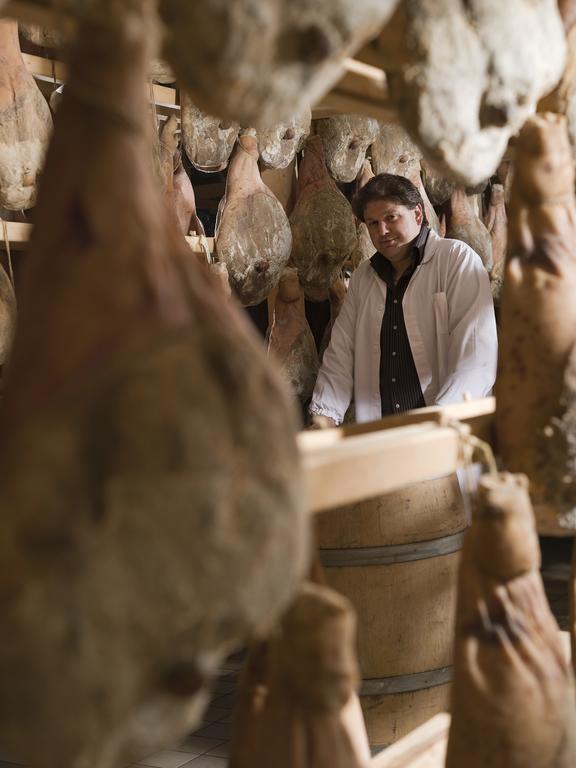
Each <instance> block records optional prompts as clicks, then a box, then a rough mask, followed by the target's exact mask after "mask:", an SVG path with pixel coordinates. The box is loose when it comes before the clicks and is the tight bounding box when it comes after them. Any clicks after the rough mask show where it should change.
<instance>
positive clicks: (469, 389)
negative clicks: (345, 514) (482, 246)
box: [310, 231, 498, 424]
mask: <svg viewBox="0 0 576 768" xmlns="http://www.w3.org/2000/svg"><path fill="white" fill-rule="evenodd" d="M385 305H386V283H385V282H384V281H383V280H381V279H380V278H379V277H378V275H377V274H376V272H375V271H374V269H373V267H372V265H371V264H370V262H369V261H365V262H363V263H362V264H361V265H360V266H359V267H358V269H357V270H356V271H355V272H354V274H353V275H352V278H351V279H350V285H349V288H348V294H347V296H346V299H345V301H344V303H343V305H342V309H341V310H340V314H339V315H338V319H337V320H336V322H335V324H334V328H333V329H332V337H331V340H330V345H329V346H328V349H327V350H326V352H325V353H324V359H323V361H322V367H321V369H320V372H319V374H318V379H317V381H316V386H315V389H314V394H313V397H312V402H311V405H310V411H311V413H318V414H322V415H325V416H330V417H331V418H332V419H334V420H335V421H336V423H337V424H340V423H341V422H342V420H343V418H344V414H345V413H346V410H347V408H348V406H349V404H350V401H351V400H352V398H354V406H355V411H356V420H357V421H359V422H361V421H373V420H374V419H379V418H381V415H382V411H381V400H380V329H381V327H382V318H383V316H384V308H385ZM402 308H403V311H404V321H405V323H406V331H407V333H408V339H409V342H410V348H411V350H412V356H413V357H414V363H415V365H416V370H417V372H418V378H419V379H420V386H421V387H422V393H423V395H424V400H425V402H426V405H435V404H438V405H444V404H446V403H457V402H460V401H461V400H462V399H463V398H464V396H465V395H467V396H468V395H469V396H470V397H472V398H473V399H476V398H480V397H486V396H487V395H489V394H490V391H491V389H492V387H493V385H494V381H495V379H496V362H497V350H498V341H497V337H496V321H495V318H494V305H493V302H492V295H491V293H490V281H489V279H488V274H487V272H486V270H485V269H484V266H483V265H482V262H481V260H480V257H479V256H478V255H477V254H476V253H475V251H473V250H472V248H470V247H469V246H468V245H466V243H463V242H461V241H460V240H446V239H443V238H441V237H438V235H437V234H436V233H435V232H433V231H431V232H430V234H429V236H428V241H427V243H426V247H425V250H424V256H423V258H422V261H421V263H420V264H419V266H418V267H417V268H416V271H415V273H414V275H413V276H412V279H411V280H410V283H409V285H408V287H407V289H406V292H405V294H404V299H403V301H402Z"/></svg>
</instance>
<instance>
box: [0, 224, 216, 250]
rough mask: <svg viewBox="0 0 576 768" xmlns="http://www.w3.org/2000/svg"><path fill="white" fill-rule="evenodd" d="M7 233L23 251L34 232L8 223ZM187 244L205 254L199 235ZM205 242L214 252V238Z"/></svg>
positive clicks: (2, 243)
mask: <svg viewBox="0 0 576 768" xmlns="http://www.w3.org/2000/svg"><path fill="white" fill-rule="evenodd" d="M5 224H6V231H7V234H8V242H9V243H10V249H11V250H13V251H21V250H23V249H24V248H26V246H27V244H28V240H29V239H30V234H31V232H32V224H26V223H20V222H14V221H7V222H5ZM3 230H4V227H3V226H1V227H0V248H1V249H6V242H5V239H4V231H3ZM185 239H186V242H187V243H188V245H189V246H190V248H191V249H192V251H194V253H204V246H203V244H202V238H201V237H200V236H199V235H187V236H186V238H185ZM204 240H205V241H207V242H208V249H209V251H210V253H213V252H214V238H213V237H206V238H204Z"/></svg>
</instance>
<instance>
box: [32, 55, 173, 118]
mask: <svg viewBox="0 0 576 768" xmlns="http://www.w3.org/2000/svg"><path fill="white" fill-rule="evenodd" d="M22 56H23V57H24V61H25V63H26V66H27V67H28V71H29V72H30V73H31V74H32V75H34V77H35V78H36V79H37V80H39V81H41V82H44V83H50V84H53V85H60V84H61V83H65V82H66V77H67V73H66V67H65V65H64V64H63V63H62V62H60V61H55V60H53V59H46V58H44V57H42V56H34V55H32V54H30V53H23V54H22ZM150 87H151V89H152V93H151V96H153V98H154V102H155V104H156V106H157V107H159V108H160V109H162V110H164V111H167V112H170V113H172V112H176V113H179V112H180V105H179V104H178V95H177V92H176V89H175V88H169V87H168V86H165V85H159V84H158V83H151V84H150Z"/></svg>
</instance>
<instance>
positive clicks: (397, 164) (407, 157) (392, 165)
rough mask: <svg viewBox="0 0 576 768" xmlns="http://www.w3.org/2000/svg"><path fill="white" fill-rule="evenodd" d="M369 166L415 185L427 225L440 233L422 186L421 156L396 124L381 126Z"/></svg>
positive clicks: (373, 146)
mask: <svg viewBox="0 0 576 768" xmlns="http://www.w3.org/2000/svg"><path fill="white" fill-rule="evenodd" d="M371 151H372V166H373V167H374V171H375V172H376V173H377V174H378V173H394V174H397V175H398V176H404V178H406V179H408V180H409V181H411V182H412V184H414V186H415V187H417V188H418V191H419V192H420V196H421V197H422V200H423V202H424V213H425V214H426V218H427V219H428V224H429V225H430V227H432V229H433V230H434V231H435V232H438V230H439V222H438V216H437V215H436V211H435V210H434V208H433V206H432V203H431V202H430V200H429V199H428V195H427V194H426V190H425V189H424V184H423V183H422V177H421V171H422V168H421V166H420V161H421V160H422V153H421V152H420V150H419V149H418V147H417V146H416V145H415V144H414V142H413V141H412V139H410V137H409V136H408V134H407V133H406V131H405V130H404V129H403V128H402V127H401V126H399V125H393V124H391V123H381V124H380V132H379V134H378V136H377V138H376V141H375V142H374V143H373V144H372V150H371Z"/></svg>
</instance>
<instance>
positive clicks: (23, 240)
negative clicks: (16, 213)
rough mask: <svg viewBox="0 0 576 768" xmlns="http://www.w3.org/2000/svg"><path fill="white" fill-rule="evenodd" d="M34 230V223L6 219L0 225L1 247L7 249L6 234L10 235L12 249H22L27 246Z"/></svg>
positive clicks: (9, 240)
mask: <svg viewBox="0 0 576 768" xmlns="http://www.w3.org/2000/svg"><path fill="white" fill-rule="evenodd" d="M31 232H32V224H26V223H20V222H16V221H6V222H4V223H3V224H2V225H1V226H0V248H1V249H2V250H7V246H6V236H5V233H6V235H7V236H8V242H9V244H10V250H11V251H22V250H24V248H26V245H27V243H28V240H29V239H30V233H31Z"/></svg>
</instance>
